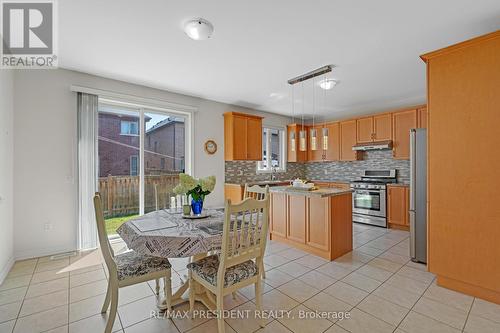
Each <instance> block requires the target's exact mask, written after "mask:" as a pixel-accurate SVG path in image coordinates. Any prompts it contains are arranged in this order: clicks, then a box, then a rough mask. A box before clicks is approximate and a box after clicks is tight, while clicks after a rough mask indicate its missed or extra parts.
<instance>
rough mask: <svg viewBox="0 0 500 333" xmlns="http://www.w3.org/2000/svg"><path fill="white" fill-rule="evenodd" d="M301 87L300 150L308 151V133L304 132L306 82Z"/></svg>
mask: <svg viewBox="0 0 500 333" xmlns="http://www.w3.org/2000/svg"><path fill="white" fill-rule="evenodd" d="M301 86H302V128H301V129H300V132H299V150H300V151H306V150H307V141H306V137H307V133H306V131H305V130H304V104H305V103H304V102H305V100H304V82H301Z"/></svg>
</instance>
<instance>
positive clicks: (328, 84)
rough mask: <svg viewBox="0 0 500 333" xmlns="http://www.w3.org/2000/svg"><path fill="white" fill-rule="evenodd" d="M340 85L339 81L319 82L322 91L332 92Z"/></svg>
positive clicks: (325, 80) (327, 80) (326, 80)
mask: <svg viewBox="0 0 500 333" xmlns="http://www.w3.org/2000/svg"><path fill="white" fill-rule="evenodd" d="M338 83H339V81H337V80H334V79H324V80H321V81H319V86H320V87H321V88H322V89H325V90H330V89H332V88H333V87H335V86H336V85H337V84H338Z"/></svg>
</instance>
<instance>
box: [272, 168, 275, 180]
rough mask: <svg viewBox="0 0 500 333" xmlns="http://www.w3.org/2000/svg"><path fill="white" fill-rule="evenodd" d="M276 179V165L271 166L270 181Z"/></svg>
mask: <svg viewBox="0 0 500 333" xmlns="http://www.w3.org/2000/svg"><path fill="white" fill-rule="evenodd" d="M273 180H276V167H271V181H273Z"/></svg>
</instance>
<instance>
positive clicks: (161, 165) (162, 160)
mask: <svg viewBox="0 0 500 333" xmlns="http://www.w3.org/2000/svg"><path fill="white" fill-rule="evenodd" d="M160 169H162V170H165V159H164V158H162V159H161V160H160Z"/></svg>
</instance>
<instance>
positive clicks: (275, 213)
mask: <svg viewBox="0 0 500 333" xmlns="http://www.w3.org/2000/svg"><path fill="white" fill-rule="evenodd" d="M286 201H287V198H286V194H285V193H273V195H272V196H271V214H270V218H271V220H270V222H271V224H270V226H271V227H270V229H271V234H273V235H276V236H278V237H283V238H286V236H287V235H286V234H287V232H286V229H287V225H286V224H287V202H286Z"/></svg>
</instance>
